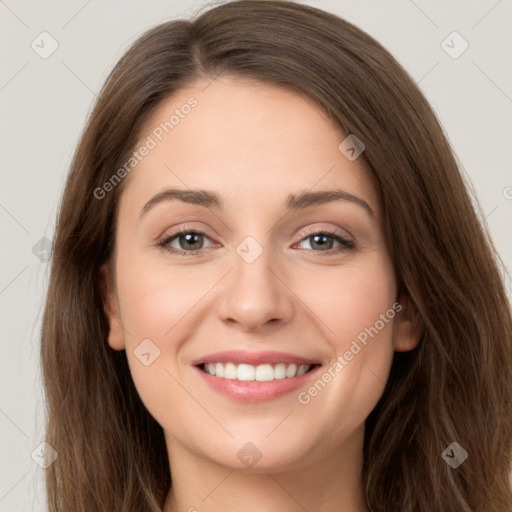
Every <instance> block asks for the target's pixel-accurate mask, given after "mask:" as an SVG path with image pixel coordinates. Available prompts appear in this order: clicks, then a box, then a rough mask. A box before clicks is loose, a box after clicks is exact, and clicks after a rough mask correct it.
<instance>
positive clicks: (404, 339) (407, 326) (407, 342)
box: [393, 298, 424, 352]
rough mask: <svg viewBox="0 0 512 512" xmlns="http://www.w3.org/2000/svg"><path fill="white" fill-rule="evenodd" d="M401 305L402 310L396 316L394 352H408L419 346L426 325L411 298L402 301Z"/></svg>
mask: <svg viewBox="0 0 512 512" xmlns="http://www.w3.org/2000/svg"><path fill="white" fill-rule="evenodd" d="M399 304H400V305H401V306H402V309H401V310H400V311H398V312H397V314H396V316H395V324H394V328H393V330H394V336H393V340H394V350H395V351H396V352H407V351H409V350H413V349H414V348H416V347H417V346H418V343H419V342H420V339H421V337H422V335H423V332H424V324H423V320H422V319H421V316H420V314H419V312H418V310H417V309H416V306H415V305H414V304H413V303H412V301H411V300H410V299H409V298H407V299H403V300H400V301H399Z"/></svg>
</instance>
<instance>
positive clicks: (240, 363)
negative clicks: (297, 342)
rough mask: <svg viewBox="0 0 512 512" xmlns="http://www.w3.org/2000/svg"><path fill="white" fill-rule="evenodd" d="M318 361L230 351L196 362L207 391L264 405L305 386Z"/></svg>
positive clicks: (195, 367) (266, 353)
mask: <svg viewBox="0 0 512 512" xmlns="http://www.w3.org/2000/svg"><path fill="white" fill-rule="evenodd" d="M320 366H322V365H321V364H320V362H319V361H315V360H312V359H305V358H302V357H297V356H293V355H290V354H285V353H278V352H260V353H251V352H244V351H230V352H222V353H217V354H212V355H210V356H206V357H203V358H202V359H200V360H196V361H193V363H192V367H193V368H194V369H195V370H196V371H197V373H198V374H199V376H200V377H201V379H202V380H203V382H205V383H206V384H207V385H208V387H209V388H210V389H212V390H214V391H216V392H218V393H220V394H221V395H224V396H225V397H226V396H227V397H229V398H230V399H232V400H236V401H245V402H262V401H267V400H272V399H275V398H278V397H281V396H283V395H285V394H288V393H291V392H292V391H294V390H296V389H298V388H300V387H302V386H305V385H306V384H307V383H308V381H309V380H310V379H312V378H313V377H312V376H313V375H314V374H316V373H317V371H318V369H319V368H320Z"/></svg>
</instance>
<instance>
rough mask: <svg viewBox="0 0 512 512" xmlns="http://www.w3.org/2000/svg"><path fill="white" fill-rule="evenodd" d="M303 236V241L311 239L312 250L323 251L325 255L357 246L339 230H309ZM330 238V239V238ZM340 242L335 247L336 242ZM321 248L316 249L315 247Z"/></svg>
mask: <svg viewBox="0 0 512 512" xmlns="http://www.w3.org/2000/svg"><path fill="white" fill-rule="evenodd" d="M305 235H306V236H303V238H302V240H301V242H299V244H300V243H302V242H303V241H310V242H309V245H310V248H311V250H313V251H314V252H322V253H324V254H325V255H329V254H336V253H341V252H344V251H347V250H351V249H354V248H355V243H354V242H352V241H351V240H348V239H347V238H345V237H344V236H343V235H342V234H341V233H338V232H337V231H329V230H325V229H324V230H320V231H318V230H317V231H314V230H313V231H308V232H307V233H305ZM329 239H330V240H329ZM336 242H337V243H338V244H340V246H338V247H335V248H333V244H334V243H336ZM318 247H319V248H320V250H314V249H315V248H318Z"/></svg>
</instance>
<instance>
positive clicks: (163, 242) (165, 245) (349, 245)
mask: <svg viewBox="0 0 512 512" xmlns="http://www.w3.org/2000/svg"><path fill="white" fill-rule="evenodd" d="M183 234H194V235H203V236H205V237H206V238H209V237H208V236H207V235H206V233H204V232H203V231H199V230H196V229H186V228H185V229H182V230H181V231H176V232H174V233H171V234H166V235H165V236H164V238H162V239H160V240H159V242H158V247H161V248H162V249H164V250H165V251H167V252H169V253H171V254H177V255H181V256H194V255H198V254H202V253H203V252H204V251H205V250H206V249H196V250H194V251H183V250H180V249H175V248H174V247H169V243H170V242H171V241H172V240H174V239H175V238H177V237H178V236H180V235H183ZM316 235H325V236H327V237H331V238H334V240H336V241H337V242H340V243H341V245H342V246H343V247H338V248H335V249H329V250H327V251H315V250H313V249H306V250H309V251H313V252H314V253H320V254H319V256H321V257H323V256H331V255H334V254H341V253H343V252H345V251H350V250H352V249H355V247H356V245H355V243H354V242H352V241H351V240H347V239H346V238H344V237H343V236H341V235H340V234H339V233H338V232H337V231H331V230H328V229H323V230H316V231H315V230H310V231H307V232H306V233H303V236H302V238H301V239H300V241H299V243H300V242H302V241H303V240H305V239H307V238H311V237H313V236H316Z"/></svg>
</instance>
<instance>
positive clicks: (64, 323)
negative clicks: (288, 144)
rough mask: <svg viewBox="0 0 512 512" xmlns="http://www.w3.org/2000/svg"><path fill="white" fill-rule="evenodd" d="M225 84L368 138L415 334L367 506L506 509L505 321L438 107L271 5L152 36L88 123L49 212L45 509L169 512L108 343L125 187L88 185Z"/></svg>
mask: <svg viewBox="0 0 512 512" xmlns="http://www.w3.org/2000/svg"><path fill="white" fill-rule="evenodd" d="M221 73H225V74H227V75H232V76H235V77H236V76H238V77H250V78H253V79H257V80H260V81H262V82H266V83H270V84H275V85H279V86H283V87H291V88H292V89H293V90H295V91H297V92H298V93H300V94H302V95H304V96H305V97H308V98H310V99H311V100H312V101H314V102H316V103H317V104H318V105H320V106H321V107H323V108H324V110H325V112H326V113H327V115H328V116H329V117H330V118H331V119H332V120H333V121H334V122H335V123H336V124H337V126H339V128H340V132H341V133H344V134H355V135H356V136H357V137H358V138H359V139H360V140H361V141H363V142H364V145H365V148H366V149H365V151H364V153H363V154H362V155H361V157H360V158H362V159H363V161H364V163H365V165H366V166H367V168H368V169H369V171H370V173H371V175H372V178H373V180H374V183H375V186H376V188H377V191H378V194H379V198H380V202H381V205H382V211H383V215H384V226H385V234H386V237H387V242H388V245H389V248H390V251H391V254H392V258H393V263H394V267H395V270H396V276H397V280H398V286H399V288H400V291H401V294H402V295H401V296H402V297H405V299H406V300H408V301H409V302H410V303H411V305H412V306H413V307H414V308H415V310H416V311H417V314H418V315H419V316H420V317H421V321H422V322H423V326H424V332H423V335H422V338H421V340H420V343H419V345H418V347H417V348H416V349H414V350H413V351H410V352H405V353H395V358H394V361H393V365H392V369H391V374H390V378H389V381H388V383H387V386H386V389H385V391H384V394H383V396H382V398H381V399H380V401H379V403H378V404H377V406H376V408H375V409H374V410H373V411H372V413H371V414H370V416H369V418H368V419H367V421H366V425H365V444H364V468H363V486H364V492H365V497H366V501H367V505H368V508H369V509H370V510H371V511H373V512H384V511H385V512H390V511H393V512H398V511H400V512H418V511H429V512H436V511H438V512H453V511H455V510H456V511H458V512H470V511H471V512H476V511H485V512H509V511H510V509H511V507H512V490H511V482H510V469H511V455H512V342H511V333H512V320H511V314H510V304H509V303H508V299H507V296H506V293H505V290H504V285H503V282H502V279H501V276H500V267H501V265H502V264H501V261H500V259H499V257H498V255H497V253H496V250H495V248H494V246H493V244H492V241H491V239H490V237H489V234H488V232H487V229H486V228H485V226H482V225H481V223H480V221H479V218H478V215H477V212H476V211H475V206H476V205H477V201H476V200H475V198H474V197H472V195H471V194H473V193H472V192H470V190H471V189H470V187H469V185H468V184H466V183H465V182H464V180H463V178H462V176H461V172H460V170H459V168H458V166H457V163H456V160H455V158H454V155H453V153H452V150H451V148H450V146H449V143H448V142H447V139H446V138H445V136H444V134H443V130H442V128H441V127H440V124H439V122H438V120H437V118H436V116H435V114H434V112H433V111H432V109H431V107H430V106H429V104H428V103H427V101H426V99H425V98H424V96H423V95H422V94H421V92H420V91H419V90H418V88H417V86H416V85H415V83H414V81H413V80H412V79H411V78H410V76H409V75H408V74H407V73H406V72H405V71H404V69H403V68H402V67H401V66H400V65H399V64H398V63H397V61H396V60H395V59H394V58H393V57H392V56H391V55H390V54H389V53H388V52H387V51H386V50H385V49H384V48H383V47H382V46H381V45H380V44H379V43H378V42H376V41H375V40H374V39H373V38H371V37H370V36H369V35H368V34H366V33H365V32H363V31H361V30H360V29H358V28H356V27H354V26H353V25H351V24H350V23H348V22H346V21H344V20H342V19H340V18H338V17H336V16H334V15H333V14H330V13H327V12H324V11H322V10H319V9H316V8H313V7H310V6H306V5H300V4H296V3H294V2H289V1H265V0H241V1H235V2H230V3H227V4H224V5H220V6H217V7H215V8H213V9H210V10H209V11H205V12H202V13H200V14H199V15H198V16H197V17H196V18H195V19H193V20H191V21H189V20H178V21H169V22H166V23H163V24H161V25H158V26H156V27H154V28H152V29H151V30H149V31H147V32H146V33H145V34H143V35H142V36H141V37H140V38H139V39H138V40H137V41H136V42H135V43H134V44H133V45H132V47H131V48H130V49H129V50H128V51H127V52H126V54H125V55H124V56H123V57H122V58H121V59H120V61H119V62H118V63H117V65H116V66H115V68H114V69H113V71H112V72H111V74H110V76H109V77H108V79H107V81H106V83H105V85H104V87H103V89H102V91H101V93H100V94H99V97H98V100H97V102H96V104H95V106H94V109H93V111H92V113H91V115H90V118H89V120H88V122H87V125H86V127H85V130H84V132H83V134H82V137H81V140H80V142H79V144H78V147H77V149H76V153H75V155H74V158H73V161H72V164H71V169H70V172H69V176H68V179H67V183H66V187H65V191H64V194H63V198H62V203H61V205H60V212H59V215H58V221H57V229H56V236H55V242H54V252H53V261H52V267H51V278H50V283H49V289H48V295H47V299H46V307H45V312H44V319H43V327H42V344H41V354H42V369H43V377H44V386H45V394H46V401H47V402H46V403H47V425H46V427H47V433H46V441H47V442H48V443H50V444H51V445H52V446H53V448H54V449H55V450H56V451H57V453H58V459H57V460H56V461H55V462H54V463H53V464H52V465H51V466H50V467H49V468H48V469H47V470H46V486H47V495H48V506H49V510H50V511H51V512H64V511H65V512H79V511H84V512H91V511H92V510H104V511H107V510H108V511H126V512H144V511H152V512H156V511H160V510H161V508H162V507H163V503H164V500H165V497H166V495H167V493H168V491H169V488H170V485H171V475H170V470H169V465H168V459H167V453H166V445H165V441H164V436H163V432H162V428H161V427H160V426H159V425H158V424H157V422H156V421H155V420H154V419H153V418H152V416H151V415H150V414H149V413H148V411H147V410H146V409H145V407H144V405H143V404H142V402H141V400H140V398H139V396H138V393H137V391H136V389H135V386H134V384H133V381H132V379H131V375H130V371H129V368H128V364H127V360H126V354H125V353H124V352H116V351H114V350H111V349H110V348H109V346H108V344H107V342H106V338H107V335H108V323H107V319H106V316H105V313H104V310H103V304H104V291H103V286H102V281H101V279H100V276H99V268H100V266H101V265H102V264H103V263H105V262H109V260H110V258H111V254H112V249H113V247H114V234H115V226H116V213H117V204H118V200H119V196H120V194H121V193H122V190H123V185H124V182H125V181H126V180H122V181H121V182H120V183H119V184H118V185H117V186H116V187H114V188H113V190H112V191H110V192H109V193H107V194H105V195H104V197H103V198H101V199H98V198H97V197H96V196H95V195H94V191H95V190H97V189H98V187H102V186H103V185H104V184H105V183H106V182H107V181H108V180H109V179H110V178H111V177H112V175H113V174H114V173H115V171H116V170H117V169H119V168H121V167H122V165H123V163H124V162H126V161H127V159H128V158H129V155H130V153H131V152H132V151H133V149H134V145H135V143H136V141H137V138H138V136H139V135H140V129H141V126H142V125H143V123H144V121H145V120H147V118H148V116H150V115H151V114H152V113H153V112H154V110H155V109H156V108H157V107H158V106H159V105H160V104H161V103H162V101H164V100H165V99H167V98H169V96H171V95H172V94H173V93H174V92H176V91H177V90H178V89H180V88H183V87H186V86H187V85H189V84H191V83H192V82H194V81H195V80H197V79H200V78H207V79H214V78H215V77H216V76H218V75H219V74H221ZM341 140H342V139H340V142H341ZM133 172H136V171H133ZM96 195H97V194H96ZM473 202H474V204H473ZM476 207H477V206H476ZM453 442H457V443H458V444H459V445H460V446H461V447H462V448H463V449H464V450H465V451H466V452H467V454H468V459H467V460H466V461H464V462H463V463H462V464H461V465H460V466H459V467H457V468H453V467H451V466H450V465H449V464H448V463H447V462H446V461H445V459H444V458H443V457H442V453H443V451H444V450H445V449H446V448H447V447H449V445H451V443H453ZM452 455H453V452H452Z"/></svg>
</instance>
